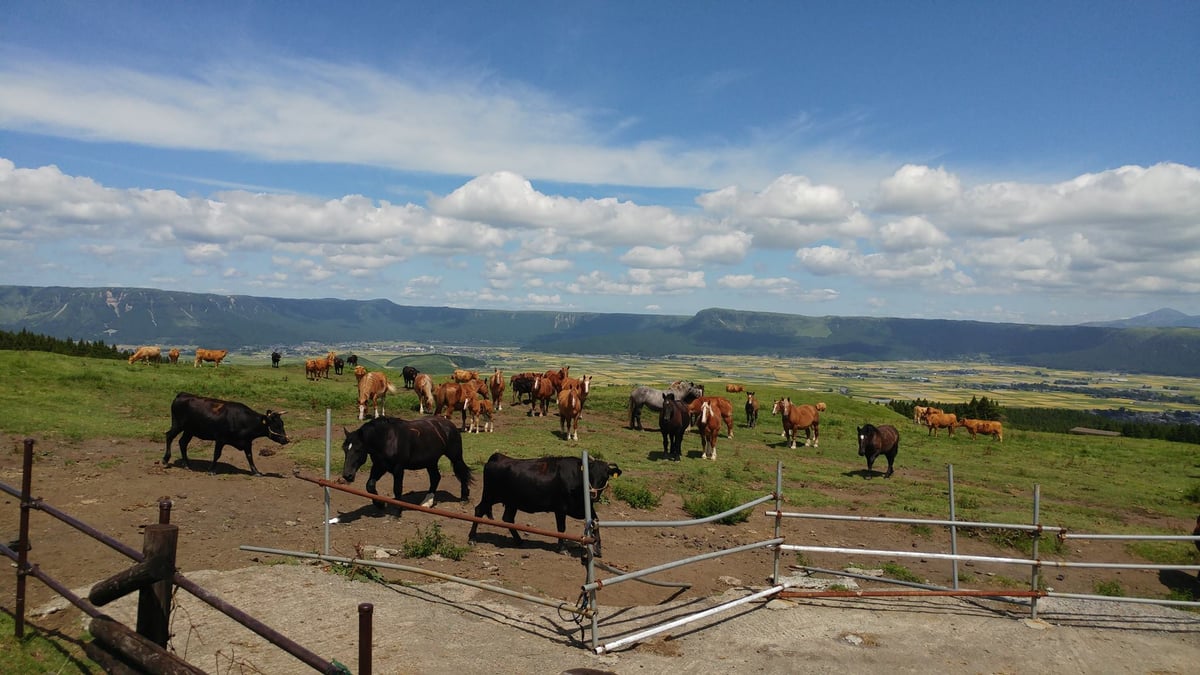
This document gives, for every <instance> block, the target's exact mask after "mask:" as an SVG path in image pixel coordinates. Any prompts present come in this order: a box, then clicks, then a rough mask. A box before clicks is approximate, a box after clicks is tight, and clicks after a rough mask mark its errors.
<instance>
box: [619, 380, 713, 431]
mask: <svg viewBox="0 0 1200 675" xmlns="http://www.w3.org/2000/svg"><path fill="white" fill-rule="evenodd" d="M667 393H671V394H673V395H674V396H675V399H676V400H677V401H680V402H682V403H691V402H692V401H694V400H696V399H697V398H700V397H701V396H703V395H704V387H703V386H702V385H698V384H695V383H694V382H675V383H673V384H672V385H671V386H670V387H668V388H667V389H652V388H650V387H647V386H645V385H638V386H636V387H634V388H633V391H631V392H629V428H630V429H637V430H638V431H641V430H642V407H643V406H645V407H647V408H649V409H651V410H653V411H655V412H661V411H662V406H663V399H664V398H665V396H666V394H667Z"/></svg>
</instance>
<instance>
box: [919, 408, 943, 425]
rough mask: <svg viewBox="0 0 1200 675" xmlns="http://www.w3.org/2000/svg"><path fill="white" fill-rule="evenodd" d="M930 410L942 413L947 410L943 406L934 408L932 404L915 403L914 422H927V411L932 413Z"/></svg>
mask: <svg viewBox="0 0 1200 675" xmlns="http://www.w3.org/2000/svg"><path fill="white" fill-rule="evenodd" d="M930 412H931V413H938V414H939V415H940V414H941V413H943V412H945V411H944V410H942V409H941V408H934V407H932V406H924V405H914V406H913V424H924V423H925V413H930Z"/></svg>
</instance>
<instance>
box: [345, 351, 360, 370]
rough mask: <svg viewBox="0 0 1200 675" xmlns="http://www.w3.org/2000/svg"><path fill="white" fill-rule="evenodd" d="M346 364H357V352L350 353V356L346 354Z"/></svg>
mask: <svg viewBox="0 0 1200 675" xmlns="http://www.w3.org/2000/svg"><path fill="white" fill-rule="evenodd" d="M346 365H348V366H350V367H351V368H354V367H356V366H358V354H351V355H350V356H347V357H346Z"/></svg>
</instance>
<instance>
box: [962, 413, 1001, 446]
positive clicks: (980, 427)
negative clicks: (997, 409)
mask: <svg viewBox="0 0 1200 675" xmlns="http://www.w3.org/2000/svg"><path fill="white" fill-rule="evenodd" d="M958 426H960V427H966V428H967V431H968V432H970V434H971V440H975V435H976V434H984V435H985V436H991V437H992V439H993V440H997V441H1003V440H1004V429H1003V427H1002V426H1001V424H1000V423H999V422H995V421H992V420H973V419H970V418H967V417H964V418H962V419H961V420H959V422H958Z"/></svg>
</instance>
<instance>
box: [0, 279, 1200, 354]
mask: <svg viewBox="0 0 1200 675" xmlns="http://www.w3.org/2000/svg"><path fill="white" fill-rule="evenodd" d="M0 329H4V330H9V331H19V330H22V329H27V330H30V331H32V332H35V333H42V334H46V335H52V336H55V337H59V338H73V339H85V340H104V341H105V342H108V343H114V344H121V345H136V344H162V345H178V346H222V347H229V348H243V347H248V348H266V347H271V346H276V345H294V344H302V343H305V342H316V343H324V344H339V343H353V342H416V343H424V344H430V345H435V344H436V345H451V346H453V345H471V346H476V347H478V346H486V345H496V346H509V347H519V348H524V349H530V350H536V351H541V352H548V353H562V354H571V353H575V354H583V353H591V354H638V355H644V356H651V357H659V356H669V355H686V354H738V353H750V354H762V355H778V356H781V357H817V358H828V359H843V360H859V361H888V360H956V361H962V360H978V361H994V362H999V363H1015V364H1024V365H1030V366H1041V367H1047V368H1068V369H1081V370H1100V371H1103V370H1117V371H1128V372H1146V373H1159V374H1167V375H1182V376H1200V329H1195V328H1156V327H1143V328H1114V327H1103V326H1036V325H1027V324H999V323H984V322H977V321H947V320H940V319H894V318H873V317H835V316H826V317H811V316H800V315H791V314H775V313H769V312H745V311H740V310H733V309H708V310H703V311H701V312H698V313H697V314H696V315H695V316H692V317H686V316H655V315H643V314H596V313H587V312H516V311H501V310H481V309H458V308H451V307H410V306H403V305H397V304H395V303H393V302H391V301H388V300H367V301H361V300H337V299H312V300H294V299H284V298H265V297H254V296H241V295H238V296H226V295H213V294H204V293H182V292H176V291H162V290H156V289H147V288H116V287H113V288H63V287H47V288H39V287H29V286H0Z"/></svg>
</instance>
